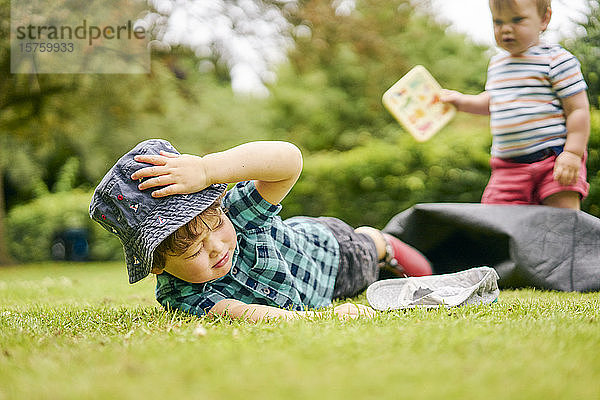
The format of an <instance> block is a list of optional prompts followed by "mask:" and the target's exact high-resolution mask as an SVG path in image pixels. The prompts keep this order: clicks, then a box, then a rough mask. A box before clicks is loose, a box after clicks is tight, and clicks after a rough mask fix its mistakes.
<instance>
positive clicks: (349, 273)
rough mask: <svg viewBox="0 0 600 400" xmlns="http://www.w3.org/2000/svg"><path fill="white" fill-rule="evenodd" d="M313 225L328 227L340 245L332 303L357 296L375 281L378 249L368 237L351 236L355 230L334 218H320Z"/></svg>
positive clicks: (360, 234) (359, 234) (377, 274)
mask: <svg viewBox="0 0 600 400" xmlns="http://www.w3.org/2000/svg"><path fill="white" fill-rule="evenodd" d="M315 221H316V222H319V223H321V224H323V225H325V226H327V227H328V228H329V229H330V230H331V232H332V233H333V236H335V238H336V240H337V241H338V243H339V245H340V265H339V268H338V273H337V277H336V280H335V286H334V288H333V298H334V299H339V298H345V297H353V296H356V295H357V294H359V293H360V292H362V291H363V290H365V289H366V288H367V286H369V285H370V284H371V283H373V282H375V281H376V280H377V278H378V277H379V267H378V265H377V264H378V260H377V249H376V248H375V243H374V242H373V240H372V239H371V238H370V237H369V236H367V235H365V234H362V233H356V232H354V228H352V227H351V226H350V225H348V224H347V223H345V222H343V221H341V220H339V219H337V218H333V217H319V218H315Z"/></svg>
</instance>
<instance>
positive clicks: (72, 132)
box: [0, 0, 600, 263]
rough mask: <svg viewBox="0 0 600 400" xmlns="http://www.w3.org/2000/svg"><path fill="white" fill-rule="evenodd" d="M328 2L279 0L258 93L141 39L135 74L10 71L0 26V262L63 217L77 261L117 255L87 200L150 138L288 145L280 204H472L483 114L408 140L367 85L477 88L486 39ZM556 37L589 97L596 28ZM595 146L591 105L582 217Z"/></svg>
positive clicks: (400, 13)
mask: <svg viewBox="0 0 600 400" xmlns="http://www.w3.org/2000/svg"><path fill="white" fill-rule="evenodd" d="M331 4H332V3H331V1H329V0H306V1H301V2H299V7H298V8H297V9H296V10H295V11H293V12H290V13H288V15H287V17H288V19H289V20H290V22H291V23H293V24H294V25H295V26H302V27H304V28H303V29H301V30H297V31H296V33H297V34H296V35H295V36H294V41H295V47H294V48H293V49H291V50H290V53H289V60H288V62H287V63H284V64H282V65H280V67H279V70H278V79H277V81H275V82H272V83H271V84H270V85H269V90H270V96H268V97H266V98H255V97H249V96H240V95H235V94H234V93H233V91H232V88H231V81H230V76H229V75H228V71H227V68H225V67H224V66H223V65H222V64H219V62H218V60H215V59H214V58H211V56H210V55H207V56H198V55H196V54H195V53H193V52H192V51H190V50H188V49H185V48H182V47H175V48H172V49H171V51H169V52H168V53H161V52H158V51H156V52H154V54H153V55H152V72H151V73H150V74H148V75H38V76H27V75H14V74H10V73H8V71H9V67H10V58H9V51H8V49H9V47H8V35H1V36H0V74H2V79H0V263H2V262H3V260H6V257H3V256H2V246H1V244H2V243H5V245H6V248H8V251H9V252H10V256H12V258H13V259H14V260H16V261H34V260H45V259H49V258H51V256H52V251H51V248H52V243H53V241H54V240H55V238H56V235H57V233H59V232H61V231H65V230H69V229H80V230H83V231H85V232H87V234H88V237H89V242H90V247H89V256H90V258H91V259H94V260H105V259H115V258H120V257H122V249H121V246H120V244H119V242H118V239H116V238H115V237H113V236H112V235H110V234H108V233H107V232H105V231H104V230H102V229H101V228H100V227H99V226H98V225H97V224H95V223H93V222H92V221H91V220H90V219H89V216H88V211H87V210H88V207H89V201H90V199H91V195H92V191H93V188H94V187H95V186H96V185H97V183H98V182H99V181H100V179H101V178H102V176H103V175H104V174H105V173H106V172H107V171H108V169H109V168H110V167H111V166H112V165H113V164H114V162H115V161H116V160H117V159H118V158H119V157H120V156H121V155H122V154H124V153H125V152H126V151H128V150H129V149H130V148H132V147H133V146H134V145H135V144H136V143H138V142H140V141H142V140H145V139H148V138H155V137H159V138H164V139H167V140H169V141H171V143H173V145H174V146H175V147H176V148H178V149H179V150H180V151H181V152H185V153H192V154H198V155H203V154H206V153H208V152H213V151H218V150H223V149H225V148H228V147H231V146H234V145H236V144H239V143H243V142H247V141H250V140H260V139H273V140H288V141H291V142H293V143H295V144H297V145H298V146H299V147H300V148H301V149H302V151H303V154H304V159H305V162H304V171H303V174H302V176H301V178H300V180H299V181H298V183H297V184H296V186H295V188H294V190H293V191H292V192H291V193H290V194H289V195H288V197H287V198H286V199H285V200H284V203H283V205H284V208H283V211H282V216H283V217H289V216H292V215H309V216H317V215H330V216H336V217H340V218H343V219H344V220H346V221H347V222H349V223H351V224H352V225H357V226H358V225H372V226H375V227H379V228H382V227H383V226H384V225H385V224H386V223H387V221H388V220H389V219H390V218H391V217H392V216H393V215H395V214H396V213H398V212H401V211H403V210H404V209H406V208H409V207H410V206H412V205H414V204H416V203H423V202H478V201H479V200H480V197H481V193H482V192H483V189H484V187H485V184H486V182H487V179H488V177H489V165H488V163H489V146H490V143H491V138H490V135H489V128H488V119H487V118H486V117H478V116H470V115H459V116H457V118H455V120H454V121H452V122H451V124H449V125H448V126H447V127H446V128H445V129H444V130H442V131H441V132H440V133H438V135H437V136H435V137H434V138H433V139H431V140H430V141H428V142H426V143H417V142H415V141H414V140H413V139H412V137H411V136H410V135H408V134H407V133H406V132H404V131H403V130H402V128H401V127H400V126H399V125H398V124H397V123H396V121H395V120H394V119H393V118H392V117H391V116H390V115H389V114H388V113H387V112H386V110H385V109H384V108H383V106H382V104H381V95H382V93H383V92H384V91H385V90H387V88H389V87H390V86H391V85H392V84H393V83H394V82H395V81H396V80H398V79H399V78H400V77H401V76H402V75H403V74H404V73H406V72H407V71H408V70H409V69H410V68H412V67H413V66H414V65H417V64H422V65H424V66H425V67H427V68H428V69H429V70H430V71H431V72H432V73H433V75H434V76H436V78H437V79H438V80H439V82H440V83H441V84H442V85H443V86H445V87H448V88H452V89H457V90H461V91H464V92H468V93H478V92H479V91H481V90H482V89H483V87H484V83H485V75H486V66H487V61H488V58H489V51H488V49H487V48H484V47H482V46H478V45H475V44H473V43H471V42H470V41H469V40H468V39H467V38H466V37H465V36H463V35H459V34H456V33H448V32H447V31H446V27H445V26H443V25H440V24H439V23H437V22H435V21H434V19H433V18H432V17H431V16H429V15H427V14H426V13H424V12H422V11H417V10H416V9H415V7H413V6H412V5H411V3H410V2H408V1H407V0H392V1H390V0H362V1H358V2H357V9H356V10H355V11H354V12H353V13H350V14H343V15H342V14H340V13H336V12H335V10H334V8H332V6H331ZM7 10H9V7H8V1H6V0H0V13H2V15H3V16H5V17H6V18H2V19H0V32H8V21H9V18H8V16H9V12H7ZM592 10H593V15H592V18H590V19H589V21H587V22H586V23H585V25H583V27H584V28H585V29H586V31H587V32H589V33H590V35H592V34H595V32H597V30H598V8H597V7H596V8H593V9H592ZM587 37H589V36H587ZM594 37H595V36H594ZM565 45H566V46H567V47H568V48H569V49H571V50H572V51H573V52H574V53H575V54H576V55H577V56H578V57H580V59H581V60H582V67H583V71H584V73H585V74H586V79H587V80H588V82H589V83H590V98H591V99H592V102H593V104H595V105H596V106H597V99H598V92H597V88H598V86H597V85H596V83H595V82H596V81H597V77H596V76H595V75H594V74H595V73H597V68H595V66H596V64H597V61H598V57H594V54H597V53H598V51H599V49H598V46H599V45H598V42H597V40H596V41H594V40H591V41H590V40H588V39H586V36H582V37H581V38H579V39H572V40H569V41H568V42H566V43H565ZM207 63H208V64H207ZM211 63H212V64H211ZM209 64H210V65H214V68H212V69H211V68H206V65H209ZM594 101H595V102H594ZM599 152H600V114H599V113H598V111H596V110H594V112H593V117H592V135H591V139H590V144H589V159H588V176H589V181H590V183H591V191H590V196H589V197H588V199H586V201H585V202H584V205H583V207H584V210H585V211H587V212H589V213H591V214H593V215H596V216H599V215H600V172H599V171H600V153H599ZM2 203H4V205H3V204H2Z"/></svg>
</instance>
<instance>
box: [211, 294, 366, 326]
mask: <svg viewBox="0 0 600 400" xmlns="http://www.w3.org/2000/svg"><path fill="white" fill-rule="evenodd" d="M333 312H334V314H336V316H337V317H338V318H340V319H347V318H357V317H359V316H365V317H373V316H374V315H375V312H374V311H373V309H371V308H369V307H367V306H364V305H362V304H351V303H345V304H342V305H339V306H337V307H334V309H333ZM210 313H211V314H215V315H224V314H227V315H229V316H230V317H232V318H237V319H244V320H247V321H251V322H257V321H262V320H268V319H285V320H288V321H289V320H294V319H300V318H302V317H314V316H316V315H318V314H319V312H317V311H290V310H284V309H281V308H277V307H271V306H265V305H260V304H246V303H244V302H241V301H239V300H234V299H224V300H221V301H219V302H218V303H217V304H215V305H214V306H213V307H212V308H211V309H210Z"/></svg>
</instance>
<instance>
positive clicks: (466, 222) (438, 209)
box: [384, 203, 600, 292]
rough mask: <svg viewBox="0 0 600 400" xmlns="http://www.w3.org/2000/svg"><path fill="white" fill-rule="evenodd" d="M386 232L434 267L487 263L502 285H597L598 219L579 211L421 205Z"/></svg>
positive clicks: (582, 288)
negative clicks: (408, 246)
mask: <svg viewBox="0 0 600 400" xmlns="http://www.w3.org/2000/svg"><path fill="white" fill-rule="evenodd" d="M384 231H385V232H387V233H390V234H392V235H394V236H397V237H398V238H400V239H401V240H403V241H405V242H407V243H409V244H411V245H412V246H414V247H416V248H417V249H419V250H420V251H421V252H422V253H423V254H424V255H425V256H426V257H427V258H428V259H429V260H430V261H431V263H432V265H433V269H434V273H435V274H444V273H451V272H457V271H462V270H466V269H470V268H472V267H478V266H489V267H492V268H494V269H495V270H496V272H497V273H498V275H499V276H500V279H499V281H498V284H499V286H500V287H501V288H511V287H536V288H541V289H552V290H561V291H581V292H584V291H598V290H600V219H598V218H596V217H594V216H592V215H590V214H587V213H585V212H582V211H573V210H564V209H557V208H552V207H545V206H525V205H483V204H455V203H434V204H418V205H416V206H414V207H412V208H410V209H408V210H406V211H404V212H402V213H400V214H398V215H396V216H395V217H393V218H392V219H391V220H390V222H389V223H388V224H387V226H386V227H385V228H384Z"/></svg>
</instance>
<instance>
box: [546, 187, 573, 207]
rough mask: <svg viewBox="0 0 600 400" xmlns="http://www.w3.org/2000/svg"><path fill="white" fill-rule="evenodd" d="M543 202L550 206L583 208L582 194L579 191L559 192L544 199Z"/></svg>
mask: <svg viewBox="0 0 600 400" xmlns="http://www.w3.org/2000/svg"><path fill="white" fill-rule="evenodd" d="M542 204H543V205H545V206H550V207H558V208H571V209H573V210H580V209H581V195H580V194H579V193H578V192H571V191H569V192H558V193H554V194H551V195H550V196H548V197H546V198H545V199H544V200H542Z"/></svg>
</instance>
